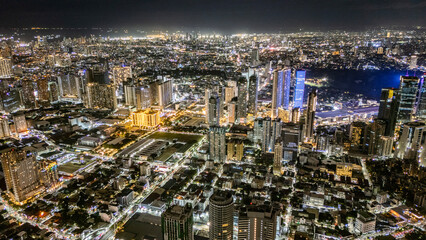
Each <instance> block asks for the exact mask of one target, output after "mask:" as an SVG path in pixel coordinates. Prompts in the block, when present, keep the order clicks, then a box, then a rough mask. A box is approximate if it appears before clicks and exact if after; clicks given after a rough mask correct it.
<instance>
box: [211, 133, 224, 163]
mask: <svg viewBox="0 0 426 240" xmlns="http://www.w3.org/2000/svg"><path fill="white" fill-rule="evenodd" d="M225 133H226V129H225V128H222V127H218V126H212V127H210V130H209V158H210V159H211V160H213V161H215V162H220V163H223V162H224V161H225V160H226V142H225Z"/></svg>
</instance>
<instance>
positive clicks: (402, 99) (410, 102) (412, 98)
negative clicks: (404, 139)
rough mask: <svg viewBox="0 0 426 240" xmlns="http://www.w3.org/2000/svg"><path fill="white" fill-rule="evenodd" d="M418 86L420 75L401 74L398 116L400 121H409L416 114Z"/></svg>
mask: <svg viewBox="0 0 426 240" xmlns="http://www.w3.org/2000/svg"><path fill="white" fill-rule="evenodd" d="M418 87H419V78H418V77H408V76H401V80H400V85H399V95H398V96H399V107H398V117H397V120H398V121H399V122H402V123H404V122H409V121H411V119H412V117H413V114H415V109H416V99H417V93H418Z"/></svg>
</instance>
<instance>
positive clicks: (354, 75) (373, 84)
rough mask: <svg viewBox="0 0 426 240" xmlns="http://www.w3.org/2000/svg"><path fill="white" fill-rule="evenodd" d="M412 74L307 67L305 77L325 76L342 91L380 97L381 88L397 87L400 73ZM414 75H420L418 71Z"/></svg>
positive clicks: (333, 85) (333, 86)
mask: <svg viewBox="0 0 426 240" xmlns="http://www.w3.org/2000/svg"><path fill="white" fill-rule="evenodd" d="M407 73H408V75H413V74H414V73H413V72H412V71H408V72H407V71H404V72H402V71H392V70H367V71H358V70H330V69H309V70H308V71H307V73H306V77H307V78H323V77H325V78H327V79H328V82H329V86H328V87H330V88H337V89H339V90H342V91H350V92H352V93H362V94H364V95H365V96H367V97H370V98H374V99H377V100H378V99H380V92H381V89H382V88H388V87H394V88H398V87H399V78H400V76H401V75H407ZM416 76H421V73H420V72H417V73H416Z"/></svg>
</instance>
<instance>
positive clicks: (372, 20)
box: [0, 0, 426, 33]
mask: <svg viewBox="0 0 426 240" xmlns="http://www.w3.org/2000/svg"><path fill="white" fill-rule="evenodd" d="M0 6H2V7H1V8H0V28H3V29H5V28H20V27H21V28H22V27H64V28H93V27H101V28H129V29H147V30H148V31H150V30H170V31H173V30H187V29H191V30H194V31H210V32H218V33H238V32H258V33H267V32H280V31H281V32H294V31H300V30H302V31H325V30H347V31H362V30H366V29H371V28H378V27H390V26H395V25H398V26H410V27H411V26H422V27H423V26H425V25H426V18H425V17H424V13H425V12H426V1H423V0H412V1H398V0H384V1H368V0H358V1H356V0H327V1H319V0H306V1H303V2H300V1H293V0H290V1H276V0H264V1H261V0H234V1H226V0H217V1H206V0H198V1H195V0H182V1H172V0H158V1H144V0H142V1H136V0H124V1H120V2H118V1H111V0H105V1H94V0H88V1H82V0H74V1H71V0H63V1H54V0H42V1H30V0H22V1H5V0H0Z"/></svg>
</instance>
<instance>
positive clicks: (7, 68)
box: [0, 57, 12, 78]
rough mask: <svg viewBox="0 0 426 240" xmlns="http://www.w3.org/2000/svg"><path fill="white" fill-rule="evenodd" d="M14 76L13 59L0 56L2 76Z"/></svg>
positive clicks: (0, 75)
mask: <svg viewBox="0 0 426 240" xmlns="http://www.w3.org/2000/svg"><path fill="white" fill-rule="evenodd" d="M10 77H12V61H11V60H10V59H7V58H1V57H0V78H10Z"/></svg>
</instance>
